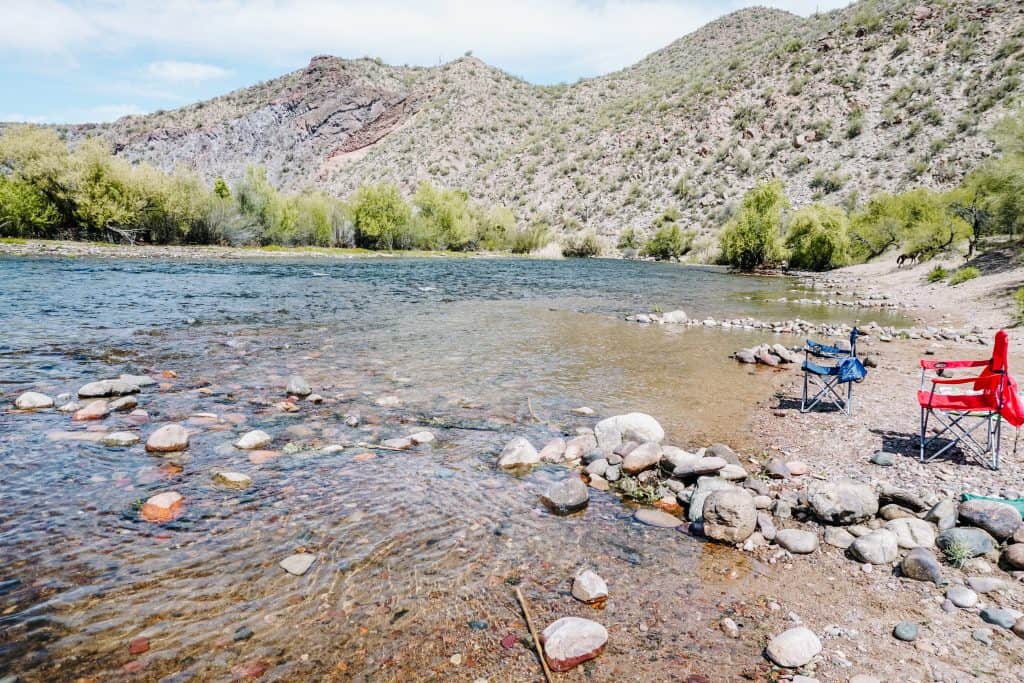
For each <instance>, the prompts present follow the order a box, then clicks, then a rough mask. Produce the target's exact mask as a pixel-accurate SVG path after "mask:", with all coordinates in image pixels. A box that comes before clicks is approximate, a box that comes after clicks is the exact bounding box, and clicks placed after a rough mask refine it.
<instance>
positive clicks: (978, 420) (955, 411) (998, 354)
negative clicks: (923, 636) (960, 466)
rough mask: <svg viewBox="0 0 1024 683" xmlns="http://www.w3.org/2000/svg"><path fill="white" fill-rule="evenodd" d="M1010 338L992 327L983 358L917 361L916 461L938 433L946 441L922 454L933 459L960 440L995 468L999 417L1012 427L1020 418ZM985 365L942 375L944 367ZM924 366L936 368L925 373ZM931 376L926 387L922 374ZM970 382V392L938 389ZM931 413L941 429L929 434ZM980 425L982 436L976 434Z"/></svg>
mask: <svg viewBox="0 0 1024 683" xmlns="http://www.w3.org/2000/svg"><path fill="white" fill-rule="evenodd" d="M1008 347H1009V338H1008V336H1007V334H1006V331H1005V330H999V332H997V333H996V338H995V345H994V347H993V349H992V357H991V358H989V359H988V360H949V361H932V360H922V361H921V389H920V391H918V392H917V402H918V403H919V404H920V405H921V462H925V460H926V459H925V450H926V449H927V448H928V447H929V446H930V445H932V444H933V443H935V442H936V441H937V440H939V439H943V440H945V441H947V443H946V444H945V445H944V446H942V448H940V449H939V450H937V451H936V452H935V453H933V454H932V455H931V456H930V457H928V458H927V460H934V459H935V458H937V457H938V456H940V455H942V454H943V453H945V452H946V451H947V450H949V449H950V448H952V447H953V446H955V445H957V444H960V448H961V450H963V451H965V452H967V453H969V454H971V455H974V456H975V457H977V458H978V459H979V460H981V461H982V462H983V463H984V464H985V465H988V466H989V467H991V468H992V469H999V443H1000V439H1001V436H1002V422H1003V420H1006V421H1007V422H1009V423H1010V424H1011V425H1013V426H1014V427H1020V426H1021V425H1022V424H1024V406H1022V404H1021V400H1020V396H1019V394H1018V393H1017V383H1016V382H1015V381H1014V379H1013V377H1011V376H1010V373H1009V367H1008V366H1007V350H1008ZM965 368H984V370H982V371H981V374H980V375H976V376H973V377H957V378H950V377H945V376H943V372H944V371H945V370H957V369H965ZM929 371H932V372H934V373H935V374H936V376H935V377H931V378H927V377H926V375H927V373H928V372H929ZM926 379H930V381H931V385H932V386H931V390H926V389H925V388H924V386H925V380H926ZM960 385H971V386H969V387H967V388H966V391H968V392H970V393H942V392H940V391H938V390H939V389H940V388H942V387H957V386H960ZM932 417H934V418H935V420H936V421H937V422H938V423H939V424H940V425H942V429H941V430H940V431H939V432H937V433H936V434H935V435H934V436H932V437H931V438H926V437H927V434H928V420H929V418H932ZM982 427H984V428H985V436H984V437H983V438H982V437H981V436H980V435H979V434H977V432H978V430H979V429H981V428H982ZM947 434H948V436H944V435H947Z"/></svg>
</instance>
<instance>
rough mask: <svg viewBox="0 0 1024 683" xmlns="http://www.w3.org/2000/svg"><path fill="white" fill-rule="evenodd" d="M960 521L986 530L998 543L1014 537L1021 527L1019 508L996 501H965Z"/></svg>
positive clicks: (961, 508)
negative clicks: (1014, 533)
mask: <svg viewBox="0 0 1024 683" xmlns="http://www.w3.org/2000/svg"><path fill="white" fill-rule="evenodd" d="M960 521H961V522H963V523H964V524H965V525H967V526H976V527H978V528H979V529H984V530H985V531H987V532H988V533H989V534H991V535H992V537H993V538H995V539H996V540H998V541H1002V540H1005V539H1007V538H1009V537H1010V536H1013V532H1014V531H1016V530H1017V528H1018V527H1020V525H1021V517H1020V513H1019V512H1017V508H1015V507H1013V506H1012V505H1008V504H1006V503H1000V502H999V501H995V500H965V501H964V502H962V503H960Z"/></svg>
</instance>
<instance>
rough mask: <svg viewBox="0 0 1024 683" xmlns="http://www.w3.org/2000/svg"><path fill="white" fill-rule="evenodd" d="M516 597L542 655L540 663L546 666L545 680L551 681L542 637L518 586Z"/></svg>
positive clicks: (535, 645) (538, 654) (549, 682)
mask: <svg viewBox="0 0 1024 683" xmlns="http://www.w3.org/2000/svg"><path fill="white" fill-rule="evenodd" d="M516 598H518V599H519V606H520V607H521V608H522V609H523V616H524V617H526V626H527V627H528V628H529V629H530V637H531V638H533V646H534V647H535V648H536V649H537V656H538V657H540V665H541V667H543V668H544V680H545V681H547V683H551V670H550V669H549V668H548V660H547V659H545V658H544V650H543V649H542V648H541V645H540V638H538V637H537V630H536V629H534V628H533V619H531V618H530V608H529V607H528V606H527V605H526V598H524V597H523V592H522V591H521V590H519V586H516Z"/></svg>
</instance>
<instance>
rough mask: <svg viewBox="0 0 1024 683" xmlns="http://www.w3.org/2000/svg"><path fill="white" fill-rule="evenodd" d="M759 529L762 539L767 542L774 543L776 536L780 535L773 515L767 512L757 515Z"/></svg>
mask: <svg viewBox="0 0 1024 683" xmlns="http://www.w3.org/2000/svg"><path fill="white" fill-rule="evenodd" d="M757 528H758V530H759V531H760V532H761V536H762V538H764V540H766V541H774V540H775V536H776V534H778V533H779V532H778V531H777V530H776V529H775V524H774V523H773V522H772V517H771V515H769V514H767V513H765V512H758V513H757Z"/></svg>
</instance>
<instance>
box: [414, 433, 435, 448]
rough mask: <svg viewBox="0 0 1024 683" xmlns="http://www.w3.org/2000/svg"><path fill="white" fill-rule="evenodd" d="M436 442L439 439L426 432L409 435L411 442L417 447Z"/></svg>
mask: <svg viewBox="0 0 1024 683" xmlns="http://www.w3.org/2000/svg"><path fill="white" fill-rule="evenodd" d="M435 440H437V437H436V436H434V433H433V432H428V431H426V430H424V431H422V432H415V433H413V434H410V435H409V441H412V443H413V445H416V446H422V445H423V444H425V443H434V441H435Z"/></svg>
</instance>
